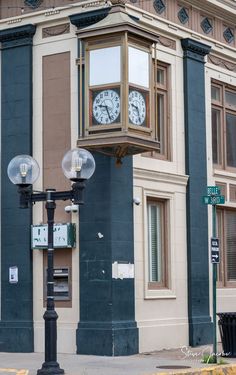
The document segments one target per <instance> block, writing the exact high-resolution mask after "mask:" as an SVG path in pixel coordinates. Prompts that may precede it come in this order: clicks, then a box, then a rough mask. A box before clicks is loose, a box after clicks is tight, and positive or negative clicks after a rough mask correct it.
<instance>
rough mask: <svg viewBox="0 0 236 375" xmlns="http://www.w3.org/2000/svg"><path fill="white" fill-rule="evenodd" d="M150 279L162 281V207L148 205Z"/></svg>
mask: <svg viewBox="0 0 236 375" xmlns="http://www.w3.org/2000/svg"><path fill="white" fill-rule="evenodd" d="M148 230H149V233H148V246H149V281H151V282H161V281H162V249H161V243H162V238H161V207H160V205H158V204H149V205H148Z"/></svg>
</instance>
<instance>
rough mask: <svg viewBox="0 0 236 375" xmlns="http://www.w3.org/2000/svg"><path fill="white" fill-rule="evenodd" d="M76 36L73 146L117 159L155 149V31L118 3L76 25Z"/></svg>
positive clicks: (156, 147) (156, 143) (156, 142)
mask: <svg viewBox="0 0 236 375" xmlns="http://www.w3.org/2000/svg"><path fill="white" fill-rule="evenodd" d="M78 36H79V39H80V40H81V43H84V50H85V77H84V78H85V106H84V108H86V110H85V113H84V116H81V121H80V139H79V140H78V145H79V146H80V147H85V148H88V149H90V150H91V149H94V150H96V151H100V152H103V153H105V154H107V155H111V156H115V157H116V158H117V159H118V160H120V159H121V158H122V157H124V156H126V155H133V154H137V153H141V152H144V151H150V150H157V149H158V145H159V143H158V139H157V134H158V132H157V126H158V124H157V111H156V100H155V95H156V93H155V84H154V82H156V80H155V62H154V61H155V52H154V51H156V44H155V43H156V42H157V36H156V35H155V34H154V33H153V32H152V31H150V30H147V29H145V28H144V27H143V26H141V25H140V24H139V22H138V21H135V20H133V19H132V18H131V17H130V16H129V15H128V14H127V13H126V11H125V7H124V6H122V5H119V6H114V7H111V10H110V12H109V14H108V15H107V16H106V18H104V19H103V20H102V21H100V22H98V23H96V24H93V25H91V26H88V27H86V28H84V29H80V30H79V31H78ZM81 50H82V46H81ZM82 61H83V60H82V58H80V64H82ZM80 72H82V66H81V69H80ZM81 78H82V77H81ZM82 107H83V106H82V103H81V106H80V108H82ZM83 119H84V121H83Z"/></svg>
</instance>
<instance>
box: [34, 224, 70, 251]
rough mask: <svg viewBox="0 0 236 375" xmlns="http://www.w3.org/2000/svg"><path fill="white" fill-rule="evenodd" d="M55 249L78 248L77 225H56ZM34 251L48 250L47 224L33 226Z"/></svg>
mask: <svg viewBox="0 0 236 375" xmlns="http://www.w3.org/2000/svg"><path fill="white" fill-rule="evenodd" d="M53 231H54V234H53V235H54V237H53V238H54V248H63V249H64V248H72V247H75V246H76V242H75V241H76V225H75V224H72V223H65V224H54V229H53ZM31 244H32V249H46V248H47V245H48V226H47V224H41V225H32V226H31Z"/></svg>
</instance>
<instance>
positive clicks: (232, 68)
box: [207, 54, 236, 72]
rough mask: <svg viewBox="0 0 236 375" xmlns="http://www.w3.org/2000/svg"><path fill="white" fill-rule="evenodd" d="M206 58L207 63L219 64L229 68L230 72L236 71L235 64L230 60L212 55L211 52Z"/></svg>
mask: <svg viewBox="0 0 236 375" xmlns="http://www.w3.org/2000/svg"><path fill="white" fill-rule="evenodd" d="M207 60H208V62H209V63H212V64H214V65H217V66H220V67H221V68H224V69H227V70H230V71H231V72H236V64H235V63H233V62H231V61H228V60H225V59H222V58H221V57H218V56H214V55H212V54H210V55H208V59H207Z"/></svg>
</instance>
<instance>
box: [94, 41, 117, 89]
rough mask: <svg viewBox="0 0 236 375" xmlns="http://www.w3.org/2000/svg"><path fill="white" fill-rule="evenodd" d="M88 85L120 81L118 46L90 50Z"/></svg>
mask: <svg viewBox="0 0 236 375" xmlns="http://www.w3.org/2000/svg"><path fill="white" fill-rule="evenodd" d="M89 57H90V59H89V72H90V76H89V77H90V79H89V84H90V86H95V85H102V84H108V83H115V82H120V80H121V79H120V77H121V72H120V69H121V67H120V46H117V47H109V48H101V49H97V50H94V51H90V55H89Z"/></svg>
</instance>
